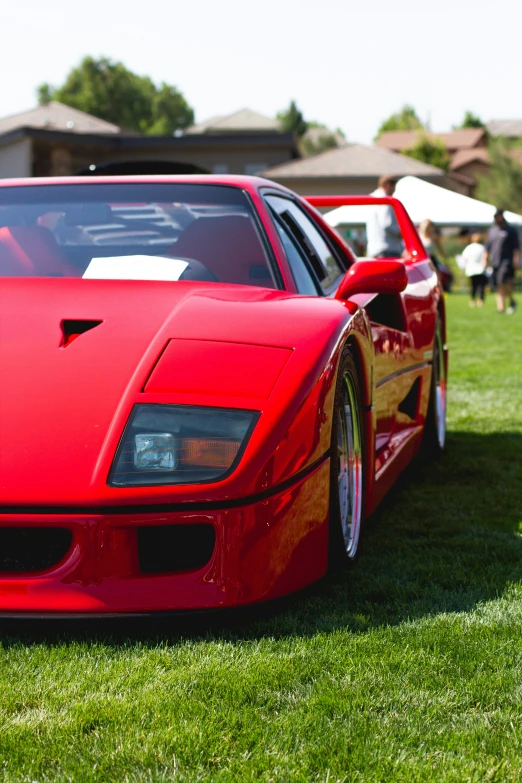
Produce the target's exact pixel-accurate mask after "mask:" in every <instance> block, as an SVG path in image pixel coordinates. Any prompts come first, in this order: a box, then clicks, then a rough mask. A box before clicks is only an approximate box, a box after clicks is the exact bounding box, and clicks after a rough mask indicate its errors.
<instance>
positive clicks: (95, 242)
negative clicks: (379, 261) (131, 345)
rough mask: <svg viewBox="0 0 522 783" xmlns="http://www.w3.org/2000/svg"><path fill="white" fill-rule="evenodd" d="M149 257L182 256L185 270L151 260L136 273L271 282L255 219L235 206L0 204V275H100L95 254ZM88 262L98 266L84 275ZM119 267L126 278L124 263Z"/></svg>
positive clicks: (264, 284)
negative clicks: (163, 270)
mask: <svg viewBox="0 0 522 783" xmlns="http://www.w3.org/2000/svg"><path fill="white" fill-rule="evenodd" d="M147 256H149V257H160V258H162V259H172V260H174V259H176V260H177V261H179V260H182V261H184V262H185V263H184V264H182V265H181V266H179V268H180V269H182V270H183V271H182V272H181V274H179V276H178V277H175V276H173V277H167V278H156V277H154V275H155V272H154V268H155V265H154V264H152V263H151V265H150V267H151V270H150V272H147V270H146V264H145V268H144V273H143V278H138V279H169V280H170V279H178V280H196V281H197V280H201V281H213V282H223V283H236V284H240V285H249V286H262V287H264V288H276V284H275V281H274V276H273V274H272V271H271V269H270V265H269V262H268V258H267V255H266V252H265V250H264V247H263V244H262V242H261V239H260V237H259V234H258V231H257V228H256V226H255V224H254V221H253V219H252V217H251V215H250V214H249V213H248V212H247V211H246V210H242V209H241V208H238V207H232V208H227V209H224V208H223V207H220V206H216V207H212V206H204V205H173V204H129V205H121V204H120V205H110V204H104V203H86V204H67V205H63V204H56V205H45V206H40V208H38V206H37V205H30V206H29V207H26V206H21V207H18V208H17V209H15V208H13V207H7V208H6V209H4V210H0V277H82V276H84V275H85V276H86V277H90V278H92V277H94V276H99V277H105V274H104V272H103V264H101V263H100V259H103V258H107V261H108V263H109V259H111V260H112V261H114V259H115V258H120V260H124V259H129V261H131V260H133V259H136V258H140V259H142V260H143V259H145V261H146V257H147ZM93 260H96V261H97V262H98V263H97V264H96V269H97V270H101V271H98V272H97V274H96V275H95V274H93V273H92V270H91V272H90V273H89V274H86V271H87V270H88V268H89V265H90V264H91V262H93ZM113 266H114V264H113ZM156 267H157V265H156ZM119 268H120V269H121V270H123V271H122V279H125V277H126V275H125V271H124V269H125V265H124V264H123V263H122V264H120V265H119ZM173 274H174V273H173ZM107 276H108V277H114V273H111V274H109V273H107ZM132 279H136V278H135V277H132Z"/></svg>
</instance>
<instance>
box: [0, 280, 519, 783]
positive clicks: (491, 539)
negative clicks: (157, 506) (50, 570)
mask: <svg viewBox="0 0 522 783" xmlns="http://www.w3.org/2000/svg"><path fill="white" fill-rule="evenodd" d="M448 311H449V341H450V345H451V392H450V409H449V418H450V432H449V438H448V448H447V454H446V456H445V457H444V458H443V460H442V461H441V462H439V463H436V464H433V465H430V466H423V467H416V468H412V469H411V470H410V471H409V472H408V474H407V475H406V476H405V477H404V479H403V480H402V481H401V483H400V485H399V486H398V487H397V488H396V489H394V490H393V492H392V493H391V495H390V496H389V497H388V498H387V499H386V501H385V503H384V505H383V507H382V508H381V509H380V511H379V512H378V513H377V514H376V515H375V516H374V517H373V519H371V520H370V521H369V523H368V524H367V527H366V531H365V535H364V540H363V545H362V551H361V557H360V558H359V560H358V562H357V563H356V564H355V565H354V566H353V567H352V568H350V569H348V570H347V571H345V572H343V573H341V574H338V575H337V576H335V577H334V578H330V579H328V580H325V581H324V582H322V583H321V584H319V585H318V586H316V587H315V588H314V589H313V590H312V591H311V592H310V593H309V594H307V595H302V596H300V597H298V598H297V599H294V600H292V602H291V603H290V605H289V606H288V607H287V608H286V609H284V610H283V611H281V612H279V613H278V614H273V615H268V616H262V617H258V618H257V619H256V620H255V621H252V620H248V621H247V620H246V619H245V620H242V621H241V622H236V623H235V624H229V625H227V626H226V627H225V628H221V629H214V630H212V631H209V630H208V629H207V630H205V629H201V628H196V629H194V628H192V629H190V628H187V627H184V628H183V627H181V628H180V627H179V626H176V625H173V624H171V625H170V626H169V625H163V626H158V625H152V626H150V625H145V626H139V627H138V628H135V629H129V628H125V627H124V628H119V632H118V634H117V635H115V634H113V635H111V633H112V631H113V630H114V624H112V625H111V626H109V629H110V630H106V631H105V632H104V633H102V632H100V631H97V632H93V631H92V630H89V629H87V630H85V629H84V630H76V631H73V630H71V629H66V630H63V629H60V630H59V631H58V632H52V631H51V630H49V629H48V628H47V629H45V628H44V629H43V630H42V628H41V627H40V628H35V627H34V626H31V625H29V626H27V625H26V626H22V627H19V626H17V625H16V624H15V625H13V624H10V625H7V626H6V625H5V624H4V626H3V627H0V668H1V678H2V679H1V682H2V688H1V690H0V722H1V731H0V781H38V782H39V783H40V782H41V781H70V780H74V781H171V780H175V781H191V782H192V781H227V782H228V781H266V782H267V783H268V781H322V783H326V782H327V781H328V783H334V782H335V781H364V782H365V783H366V782H367V781H368V782H370V781H383V782H386V783H388V781H404V783H414V782H415V781H430V782H431V781H459V782H460V781H489V782H491V781H516V782H517V783H518V781H520V780H521V778H522V641H521V639H522V539H521V537H520V526H521V521H522V470H521V469H520V464H521V460H520V458H521V454H522V406H521V405H520V399H521V385H522V310H521V311H520V312H519V313H518V314H517V315H515V316H513V317H509V316H499V315H497V314H496V312H495V308H494V302H493V299H492V298H491V297H490V299H489V300H488V301H487V303H486V307H485V308H484V309H483V310H482V311H479V310H471V309H469V308H468V306H467V299H466V297H464V296H459V295H453V296H451V297H450V298H449V299H448ZM116 630H118V627H117V628H116Z"/></svg>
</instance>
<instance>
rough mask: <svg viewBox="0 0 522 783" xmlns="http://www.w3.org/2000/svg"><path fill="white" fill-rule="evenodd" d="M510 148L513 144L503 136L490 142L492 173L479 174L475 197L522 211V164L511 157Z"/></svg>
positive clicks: (513, 210) (512, 209) (502, 206)
mask: <svg viewBox="0 0 522 783" xmlns="http://www.w3.org/2000/svg"><path fill="white" fill-rule="evenodd" d="M510 149H511V145H510V144H509V143H508V142H507V141H505V140H504V139H502V138H497V139H495V140H493V141H491V142H490V143H489V146H488V152H489V160H490V164H491V169H490V173H489V174H488V175H487V176H486V175H482V176H481V175H478V176H477V181H478V185H477V189H476V192H475V197H476V198H478V199H480V200H481V201H487V202H488V203H490V204H495V206H497V207H501V208H502V209H507V210H510V211H511V212H521V213H522V166H520V164H519V163H517V162H516V161H515V160H513V158H511V157H510V155H509V151H510Z"/></svg>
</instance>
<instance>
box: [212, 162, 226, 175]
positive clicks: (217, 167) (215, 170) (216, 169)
mask: <svg viewBox="0 0 522 783" xmlns="http://www.w3.org/2000/svg"><path fill="white" fill-rule="evenodd" d="M212 174H228V163H214V165H213V166H212Z"/></svg>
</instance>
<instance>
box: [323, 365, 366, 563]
mask: <svg viewBox="0 0 522 783" xmlns="http://www.w3.org/2000/svg"><path fill="white" fill-rule="evenodd" d="M361 407H362V406H361V392H360V386H359V380H358V377H357V369H356V367H355V363H354V361H353V358H352V355H351V353H350V352H349V350H345V351H344V353H343V355H342V357H341V362H340V364H339V372H338V376H337V385H336V391H335V402H334V418H333V422H332V446H331V473H330V564H331V565H337V564H340V563H342V562H347V561H351V560H354V559H355V556H356V555H357V551H358V547H359V537H360V532H361V521H362V493H363V438H362V415H361V414H362V411H361Z"/></svg>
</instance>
